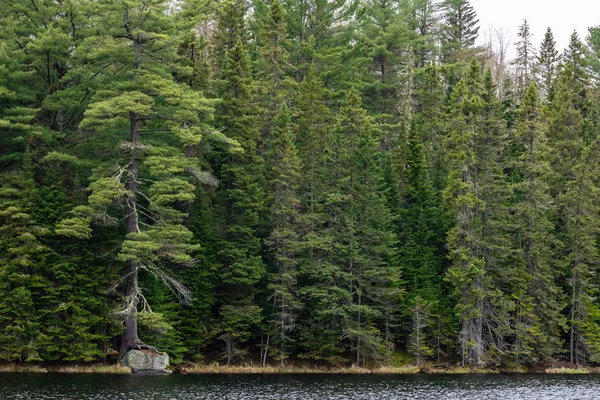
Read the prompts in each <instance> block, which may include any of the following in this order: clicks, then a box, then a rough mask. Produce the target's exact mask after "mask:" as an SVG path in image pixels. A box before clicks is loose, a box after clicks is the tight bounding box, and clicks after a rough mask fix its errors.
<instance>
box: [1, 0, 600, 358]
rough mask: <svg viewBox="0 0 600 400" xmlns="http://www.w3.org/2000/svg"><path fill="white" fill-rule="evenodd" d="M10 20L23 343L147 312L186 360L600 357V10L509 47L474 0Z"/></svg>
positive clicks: (131, 11) (271, 3)
mask: <svg viewBox="0 0 600 400" xmlns="http://www.w3.org/2000/svg"><path fill="white" fill-rule="evenodd" d="M515 12H516V11H515ZM581 12H585V10H581ZM0 23H1V26H2V29H1V30H0V179H1V182H2V186H1V188H0V359H2V360H6V361H28V362H36V361H60V360H62V361H93V360H101V359H105V358H106V357H107V355H108V354H112V352H111V349H118V348H119V345H120V341H121V334H122V333H123V332H124V327H123V326H124V325H125V326H127V327H128V329H134V328H135V329H139V334H140V337H141V338H142V339H143V340H144V341H145V342H146V343H149V344H151V345H154V346H157V347H158V348H160V349H161V350H165V351H167V352H168V353H169V354H170V355H171V356H172V358H173V359H174V361H176V362H177V361H182V360H189V361H201V360H205V361H213V360H218V361H220V362H225V363H228V364H229V363H243V362H250V361H252V362H254V363H282V364H286V363H291V362H294V363H301V362H309V363H322V364H328V365H340V364H349V363H356V364H359V365H366V366H369V365H374V364H377V363H381V362H389V361H390V360H398V358H401V357H400V354H410V355H411V356H412V359H413V360H414V362H416V363H421V362H424V361H427V360H435V361H443V362H447V361H458V362H461V363H463V364H468V365H475V366H479V365H489V366H496V365H505V366H506V365H508V366H513V367H515V368H519V367H521V366H523V365H528V364H532V363H538V362H546V361H549V360H555V359H563V360H566V361H569V362H571V363H576V364H580V363H593V362H599V361H600V325H599V323H600V300H598V298H597V295H598V282H599V278H598V276H597V273H598V265H599V264H598V263H599V260H600V258H599V249H600V248H599V243H598V233H599V223H600V204H599V201H598V200H599V189H600V182H599V181H598V180H599V179H600V160H599V157H600V153H599V152H600V148H599V145H600V143H599V142H598V134H599V132H600V126H599V123H600V119H599V118H600V115H599V113H600V107H599V101H598V100H599V91H598V89H599V87H598V84H599V80H600V28H590V30H589V36H588V37H587V38H585V39H582V38H579V37H578V35H577V34H576V33H574V34H573V36H572V37H571V40H570V44H569V46H568V48H567V49H565V50H564V51H562V52H561V51H560V50H559V49H557V48H556V45H555V41H554V38H553V35H552V32H551V30H550V29H549V30H548V32H547V34H546V36H545V37H544V38H543V41H542V43H541V45H538V42H536V43H534V42H533V39H532V35H531V33H530V31H529V27H528V25H527V23H526V22H524V23H523V25H522V26H521V27H520V29H519V37H518V41H517V43H515V50H514V53H515V54H516V57H515V59H514V60H513V61H509V60H508V59H507V58H508V57H507V46H508V45H511V46H512V43H506V40H505V39H504V37H503V35H502V34H501V33H498V32H496V34H494V33H492V34H489V35H488V36H489V38H488V42H489V43H488V45H487V46H483V47H475V40H476V38H477V37H478V35H479V34H480V32H479V28H478V21H477V16H476V14H475V11H474V10H473V8H472V7H471V6H470V5H469V3H468V1H465V0H446V1H436V0H362V1H357V0H253V1H250V0H223V1H209V0H189V1H183V0H181V1H161V0H10V1H9V0H4V1H0ZM535 39H536V40H538V39H542V38H535ZM132 316H135V317H136V318H132ZM136 324H137V326H136ZM132 332H133V331H132ZM124 340H125V339H124ZM127 340H133V341H134V342H135V340H136V338H133V339H132V338H130V337H128V338H127ZM404 358H405V356H404Z"/></svg>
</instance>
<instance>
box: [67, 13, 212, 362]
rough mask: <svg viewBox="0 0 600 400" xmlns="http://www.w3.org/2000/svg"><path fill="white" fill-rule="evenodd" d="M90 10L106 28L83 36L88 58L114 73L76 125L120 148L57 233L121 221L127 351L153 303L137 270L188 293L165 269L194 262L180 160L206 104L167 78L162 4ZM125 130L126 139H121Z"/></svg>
mask: <svg viewBox="0 0 600 400" xmlns="http://www.w3.org/2000/svg"><path fill="white" fill-rule="evenodd" d="M95 7H98V9H97V11H98V12H97V13H96V18H97V20H96V22H97V26H98V27H100V26H102V27H103V29H102V30H101V31H100V30H99V31H97V32H96V36H94V37H93V38H94V40H91V39H90V40H89V41H88V44H89V45H90V48H89V49H88V51H89V55H90V56H91V57H94V58H95V59H96V60H97V62H98V63H104V64H106V63H108V65H110V66H113V68H114V70H113V71H112V74H109V75H107V76H105V77H104V79H103V82H102V85H99V87H98V90H96V92H95V95H94V97H93V100H92V103H91V104H90V106H89V107H88V109H87V110H86V113H85V118H84V120H83V121H82V122H81V124H80V129H82V130H89V131H92V132H95V133H100V134H102V135H103V136H104V137H105V138H106V139H107V140H109V141H112V143H111V145H109V146H108V147H113V148H116V149H117V151H116V152H115V153H114V154H113V157H114V158H113V159H112V160H111V161H112V163H108V164H106V165H103V166H101V167H100V168H99V169H98V170H97V172H96V174H95V176H94V177H93V180H92V183H91V184H90V187H89V190H90V192H91V194H90V196H89V199H88V204H87V205H84V206H78V207H76V208H75V209H74V210H73V212H72V215H71V217H70V218H66V219H64V220H63V221H62V222H61V223H59V224H58V225H57V229H56V232H57V233H59V234H62V235H65V236H74V237H78V238H89V237H90V236H91V234H92V230H91V228H90V227H89V225H90V223H91V222H95V223H96V224H97V225H113V226H114V225H119V223H120V221H122V220H124V221H125V226H124V227H122V229H123V231H122V232H123V234H122V236H121V237H120V251H119V254H118V255H117V260H119V261H121V262H123V263H124V264H125V270H124V271H123V272H122V274H121V279H120V280H119V281H118V282H117V285H119V284H121V283H125V292H124V297H123V304H122V307H121V309H120V310H119V311H118V312H117V315H119V316H121V317H122V318H123V319H124V324H125V332H124V333H123V336H122V338H121V350H120V357H123V355H124V354H125V353H126V352H127V351H128V350H130V349H133V348H140V347H142V346H144V344H143V343H142V341H141V340H140V339H139V336H138V329H137V322H138V315H139V313H140V312H142V313H146V312H150V310H151V309H150V307H149V305H148V304H147V302H146V298H145V297H144V295H143V294H142V291H141V290H140V286H139V274H140V271H147V272H149V273H150V274H153V275H155V276H156V277H157V278H158V279H160V280H162V281H163V282H165V283H166V284H167V285H168V286H170V287H171V288H172V289H173V290H175V291H176V292H178V293H179V294H180V295H182V296H183V298H184V300H185V299H186V298H187V295H188V292H187V290H186V289H185V288H184V287H183V286H182V285H181V284H180V283H179V281H178V280H176V279H175V278H174V276H173V275H172V274H170V273H169V272H168V270H167V269H166V268H165V266H169V265H173V264H189V263H190V262H191V258H190V256H189V252H190V251H191V250H193V249H194V246H192V245H190V244H189V240H190V238H191V233H190V232H189V231H188V230H187V229H186V228H185V227H184V226H183V225H182V224H181V222H182V220H183V218H184V217H185V215H186V213H185V212H184V211H181V209H180V204H181V203H185V202H187V201H190V200H191V199H192V198H193V193H194V186H193V185H192V184H190V183H189V182H188V180H187V179H186V178H185V177H184V173H185V172H186V169H187V170H191V169H193V167H194V162H193V160H191V159H189V158H185V154H184V149H185V147H186V146H189V145H191V144H194V143H198V142H199V141H200V140H201V138H202V135H203V133H204V131H203V128H204V126H205V125H204V124H203V123H202V122H201V120H200V118H201V115H200V113H199V112H198V111H199V110H205V109H206V108H205V106H204V104H203V99H202V98H201V96H200V95H198V94H196V93H193V92H191V91H189V90H188V89H187V87H186V86H182V85H179V84H177V83H175V82H174V81H173V79H172V76H171V75H170V72H171V68H172V67H171V66H170V65H169V63H168V60H169V58H170V57H171V55H172V54H174V49H173V46H172V45H173V42H172V41H170V39H169V36H168V35H167V34H166V33H170V32H172V30H173V29H174V26H173V22H172V17H171V16H169V15H168V14H166V9H167V7H168V2H166V1H162V2H161V1H159V2H153V3H151V4H146V3H145V2H141V1H140V2H130V1H118V2H98V3H97V4H95ZM99 11H102V12H99ZM98 43H99V44H98ZM117 65H119V66H120V67H118V66H117ZM166 116H169V118H166ZM202 117H203V116H202ZM123 132H128V135H127V136H126V137H123V136H124V135H123ZM158 144H160V145H158ZM145 174H148V177H151V178H152V180H151V181H150V182H151V183H150V184H148V183H142V182H144V181H146V179H147V177H145ZM146 182H147V181H146Z"/></svg>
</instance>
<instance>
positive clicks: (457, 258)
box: [444, 60, 505, 365]
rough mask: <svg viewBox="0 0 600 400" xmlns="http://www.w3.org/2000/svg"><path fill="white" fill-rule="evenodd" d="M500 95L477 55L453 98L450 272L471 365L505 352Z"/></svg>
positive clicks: (448, 200) (464, 349)
mask: <svg viewBox="0 0 600 400" xmlns="http://www.w3.org/2000/svg"><path fill="white" fill-rule="evenodd" d="M494 95H495V90H494V87H493V85H491V74H490V73H489V72H488V74H486V79H485V81H484V80H483V79H482V76H481V72H480V69H479V66H478V64H477V63H476V61H475V60H473V61H472V62H471V66H470V68H469V70H468V72H467V74H466V75H465V77H464V78H463V79H461V81H460V82H459V84H458V85H457V86H456V87H455V89H454V90H453V92H452V97H451V99H450V104H451V110H450V118H452V121H453V122H452V125H451V130H450V134H449V136H448V146H449V153H448V156H449V157H450V158H449V161H450V170H449V175H448V186H447V188H446V190H445V192H444V198H445V202H446V205H447V207H448V209H449V211H450V212H452V213H453V215H454V218H455V221H456V225H455V226H454V227H453V228H452V229H451V230H450V231H449V233H448V247H449V250H450V259H451V260H452V266H451V267H450V268H449V270H448V274H447V279H448V281H449V282H450V283H451V284H452V285H453V286H454V287H455V294H456V297H457V300H458V305H457V308H456V310H457V316H458V317H459V319H460V322H461V325H462V327H461V332H460V335H459V345H460V351H461V363H462V364H469V365H482V364H485V363H491V362H494V361H496V360H497V357H498V356H499V355H501V354H502V353H503V351H504V348H503V347H504V346H503V340H502V335H501V333H502V330H503V328H504V327H503V325H504V323H505V321H504V318H503V313H504V307H503V303H504V300H503V294H502V293H501V292H500V291H499V287H498V285H497V283H498V281H497V277H498V274H499V273H500V271H501V268H502V262H503V261H502V254H503V247H504V246H505V242H504V235H503V230H504V229H503V227H502V226H501V224H502V220H503V214H504V210H503V208H502V204H501V202H500V199H501V196H502V193H503V187H502V186H503V185H502V183H501V182H500V181H499V170H498V155H499V154H498V153H499V152H500V151H501V147H499V145H500V146H501V145H502V139H501V135H502V131H501V129H500V127H499V126H498V125H497V124H498V122H497V119H496V118H497V115H496V113H497V111H495V107H496V106H495V105H494V102H495V101H494V99H493V96H494ZM484 326H485V327H486V329H484Z"/></svg>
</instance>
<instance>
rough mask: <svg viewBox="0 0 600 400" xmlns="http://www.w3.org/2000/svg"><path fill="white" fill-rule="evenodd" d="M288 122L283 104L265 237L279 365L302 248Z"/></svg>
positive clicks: (287, 349) (296, 164) (286, 345)
mask: <svg viewBox="0 0 600 400" xmlns="http://www.w3.org/2000/svg"><path fill="white" fill-rule="evenodd" d="M291 122H292V121H291V117H290V111H289V109H288V108H287V106H286V105H285V103H284V104H283V105H282V106H281V107H280V110H279V113H278V115H277V118H276V119H275V125H274V129H273V139H272V141H271V146H272V148H271V152H270V153H271V154H270V159H271V165H272V166H271V172H270V178H271V180H272V182H273V183H272V191H273V205H272V206H271V227H272V230H271V234H270V235H269V237H268V238H267V240H266V244H267V245H268V246H269V248H270V249H271V251H272V253H273V258H274V264H275V266H276V270H275V271H274V274H273V277H272V278H271V279H270V281H271V283H270V285H269V289H270V291H272V293H273V305H274V318H273V320H272V321H271V324H272V325H273V326H274V328H275V333H276V334H274V337H273V344H274V346H275V348H274V351H273V353H274V354H276V358H277V359H279V361H280V363H281V365H284V364H285V360H286V358H288V357H289V355H290V354H291V353H292V350H293V340H294V339H293V335H292V331H293V330H294V327H295V324H296V320H297V317H298V312H299V309H300V308H301V304H300V302H299V300H298V293H297V291H298V288H297V274H298V262H299V260H298V256H299V254H300V249H301V243H300V233H301V232H300V224H299V206H300V201H299V198H298V189H299V181H300V160H299V158H298V153H297V151H296V147H295V143H294V142H295V140H294V139H295V138H294V134H293V131H292V126H291ZM265 358H266V351H265Z"/></svg>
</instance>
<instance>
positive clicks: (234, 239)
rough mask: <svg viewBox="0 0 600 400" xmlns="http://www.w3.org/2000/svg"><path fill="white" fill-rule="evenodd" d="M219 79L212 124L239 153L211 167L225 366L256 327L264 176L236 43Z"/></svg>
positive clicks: (248, 79) (251, 94)
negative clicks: (216, 183)
mask: <svg viewBox="0 0 600 400" xmlns="http://www.w3.org/2000/svg"><path fill="white" fill-rule="evenodd" d="M222 79H223V82H224V85H223V88H222V89H221V92H220V96H221V97H222V99H223V100H222V102H221V104H220V105H219V106H218V108H217V112H216V124H217V126H218V127H219V128H221V129H222V132H223V133H224V134H225V135H227V136H228V137H230V138H231V139H234V140H236V141H237V142H238V143H239V146H240V150H241V151H235V152H230V151H225V153H224V154H222V155H218V157H219V158H218V160H217V162H218V165H217V166H216V175H217V178H218V179H219V182H220V184H219V188H218V190H217V191H216V193H215V196H216V198H215V206H216V208H217V210H218V211H219V214H220V219H219V222H218V224H219V232H218V236H219V239H218V244H217V249H218V251H217V260H218V261H219V262H220V263H221V268H220V270H219V279H220V284H219V291H220V296H219V301H218V307H219V318H220V320H221V326H220V327H219V328H218V329H219V330H220V337H221V338H222V340H223V341H224V342H225V353H226V358H227V363H228V364H229V363H231V362H232V361H233V360H234V358H235V357H236V356H239V357H242V356H243V355H244V354H245V351H244V349H241V348H239V343H240V342H244V341H246V340H247V339H248V338H249V336H250V332H249V329H250V328H251V327H252V326H255V325H257V324H258V323H259V322H260V319H261V316H260V312H261V309H260V308H259V307H258V306H257V305H256V303H255V301H254V296H255V295H256V293H257V291H256V284H257V283H258V282H259V280H261V278H262V277H263V276H264V273H265V266H264V263H263V260H262V257H261V235H263V231H264V223H263V218H264V215H265V211H266V210H265V204H266V203H265V201H266V199H265V181H264V179H265V172H264V163H263V160H262V158H261V157H260V156H258V154H257V143H258V141H259V139H260V131H259V129H258V118H257V113H256V108H255V106H254V101H255V96H256V86H255V82H254V80H253V78H252V75H251V71H250V59H249V57H248V53H247V50H246V48H245V46H244V44H243V43H242V42H241V41H240V40H238V41H237V43H236V44H235V47H233V48H232V49H231V50H230V51H229V52H228V53H227V64H226V69H225V70H224V71H223V77H222ZM225 150H227V148H226V149H225Z"/></svg>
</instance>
